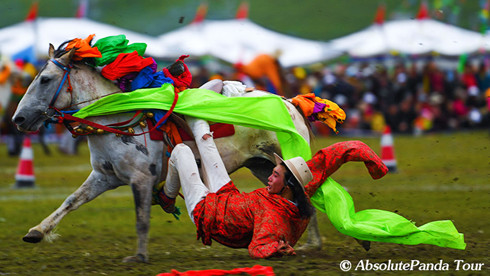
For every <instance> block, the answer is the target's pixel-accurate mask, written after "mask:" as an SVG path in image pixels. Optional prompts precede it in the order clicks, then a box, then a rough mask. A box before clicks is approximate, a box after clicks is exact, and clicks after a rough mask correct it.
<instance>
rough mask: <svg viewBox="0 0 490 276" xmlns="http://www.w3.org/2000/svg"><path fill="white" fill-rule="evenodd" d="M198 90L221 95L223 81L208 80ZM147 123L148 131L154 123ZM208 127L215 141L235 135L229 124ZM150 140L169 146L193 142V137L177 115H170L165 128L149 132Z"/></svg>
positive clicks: (213, 124)
mask: <svg viewBox="0 0 490 276" xmlns="http://www.w3.org/2000/svg"><path fill="white" fill-rule="evenodd" d="M200 88H202V89H208V90H211V91H214V92H216V93H218V94H221V90H222V89H223V81H222V80H218V79H215V80H210V81H208V82H206V83H205V84H203V85H202V86H201V87H200ZM147 123H148V125H149V127H150V129H151V128H152V127H153V126H154V122H153V121H152V120H150V119H149V120H148V121H147ZM209 127H210V130H211V132H213V137H214V138H215V139H216V138H221V137H228V136H232V135H233V134H235V127H234V126H233V125H230V124H224V123H210V126H209ZM165 136H168V137H165ZM150 139H152V140H157V141H165V142H166V143H167V145H169V146H170V145H175V144H178V143H180V142H182V141H193V140H194V136H193V135H192V132H191V130H190V128H189V126H188V125H187V123H186V122H185V120H184V119H183V118H182V117H181V116H179V115H177V114H171V115H170V117H169V121H168V122H167V123H166V126H162V127H160V128H158V129H155V130H154V131H152V132H150Z"/></svg>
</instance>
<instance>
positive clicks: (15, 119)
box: [13, 116, 26, 125]
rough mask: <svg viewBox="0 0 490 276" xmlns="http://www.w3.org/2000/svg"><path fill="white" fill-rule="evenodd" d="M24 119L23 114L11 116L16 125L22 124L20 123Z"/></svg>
mask: <svg viewBox="0 0 490 276" xmlns="http://www.w3.org/2000/svg"><path fill="white" fill-rule="evenodd" d="M25 120H26V118H25V117H23V116H15V117H14V118H13V121H14V123H15V124H16V125H20V124H22V123H23V122H24V121H25Z"/></svg>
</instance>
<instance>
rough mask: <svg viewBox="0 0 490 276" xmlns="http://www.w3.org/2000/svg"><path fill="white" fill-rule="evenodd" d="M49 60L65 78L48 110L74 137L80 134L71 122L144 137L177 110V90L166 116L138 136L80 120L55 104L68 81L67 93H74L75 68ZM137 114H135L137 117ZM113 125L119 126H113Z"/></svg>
mask: <svg viewBox="0 0 490 276" xmlns="http://www.w3.org/2000/svg"><path fill="white" fill-rule="evenodd" d="M49 60H50V61H51V62H52V63H53V64H54V65H56V66H57V67H58V68H60V69H61V70H63V78H62V79H61V82H60V84H59V85H58V89H56V93H55V94H54V95H53V98H52V99H51V102H50V103H49V106H48V110H49V109H51V110H54V111H55V115H54V116H53V117H57V120H55V121H54V122H57V123H63V124H64V125H65V127H66V128H67V129H68V130H69V131H70V132H71V133H72V134H73V135H80V134H79V133H76V132H75V131H74V129H73V128H72V127H71V126H70V123H69V122H70V121H71V122H78V123H81V124H86V125H88V126H91V127H92V129H96V130H97V129H102V130H103V132H111V133H115V134H118V135H128V136H139V135H142V134H145V133H149V132H151V131H154V130H155V129H156V128H157V127H159V126H160V125H161V124H163V123H164V122H166V120H167V119H168V117H169V116H170V114H172V111H173V109H174V108H175V105H176V104H177V100H178V90H175V91H174V92H175V96H174V101H173V103H172V106H171V107H170V109H169V110H168V111H167V112H166V114H165V115H164V116H163V117H162V118H161V119H160V120H159V121H158V122H157V123H156V124H155V125H154V126H153V128H152V129H150V130H148V131H144V132H142V133H138V134H136V133H134V132H125V131H121V130H119V129H116V128H114V127H110V126H105V125H101V124H97V123H95V122H92V121H89V120H86V119H81V118H78V117H74V116H72V115H70V114H69V113H67V112H66V111H63V109H64V108H62V109H61V110H60V109H58V108H56V107H55V106H54V104H55V103H56V100H57V99H58V97H59V95H60V93H61V89H62V88H63V86H64V85H65V83H66V81H67V80H68V88H67V89H66V90H67V92H70V93H72V91H73V87H72V86H71V81H70V71H71V68H73V66H72V65H71V64H68V65H63V64H62V63H61V62H59V61H57V60H56V59H54V58H51V59H49ZM111 94H114V93H111ZM109 95H110V94H109ZM106 96H108V95H106ZM70 106H73V104H72V103H71V104H70ZM45 113H46V114H47V112H45ZM139 113H141V111H138V112H137V114H139ZM137 114H135V116H136V115H137ZM133 118H134V117H133ZM125 123H126V122H125ZM113 125H117V124H113ZM91 132H92V131H91ZM87 134H90V133H87ZM87 134H84V135H87Z"/></svg>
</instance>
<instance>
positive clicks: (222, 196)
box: [194, 141, 388, 258]
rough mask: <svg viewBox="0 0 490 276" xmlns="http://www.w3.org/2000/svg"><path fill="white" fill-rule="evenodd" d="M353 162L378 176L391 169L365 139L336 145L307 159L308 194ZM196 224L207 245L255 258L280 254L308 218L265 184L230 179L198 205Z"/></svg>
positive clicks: (293, 242) (310, 194)
mask: <svg viewBox="0 0 490 276" xmlns="http://www.w3.org/2000/svg"><path fill="white" fill-rule="evenodd" d="M349 161H363V162H364V163H365V165H366V167H367V169H368V172H369V173H370V174H371V176H372V177H373V178H374V179H377V178H380V177H382V176H384V175H385V174H386V173H387V172H388V168H387V167H386V166H385V165H384V164H383V162H382V161H381V159H380V158H379V157H378V156H377V155H376V153H375V152H374V151H373V150H372V149H370V148H369V147H368V146H367V145H366V144H364V143H363V142H360V141H347V142H340V143H336V144H333V145H331V146H329V147H327V148H324V149H322V150H320V151H318V152H317V153H316V154H315V156H313V158H312V159H311V160H310V161H308V162H307V164H308V167H309V168H310V170H311V172H312V174H313V180H311V181H310V182H309V183H308V184H307V185H306V186H305V190H306V194H307V195H308V197H311V196H313V194H314V193H315V192H316V190H317V189H318V187H320V186H321V185H322V184H323V182H324V181H325V180H326V178H327V177H329V176H330V175H331V174H333V173H334V172H335V171H336V170H337V169H338V168H340V166H341V165H342V164H344V163H346V162H349ZM194 222H195V223H196V227H197V238H198V239H199V238H200V239H202V242H203V244H205V245H211V240H212V239H213V240H215V241H217V242H219V243H221V244H224V245H226V246H230V247H234V248H247V247H248V252H249V254H250V256H251V257H252V258H269V257H275V256H281V255H282V254H281V253H280V252H278V248H277V247H278V243H279V241H285V242H288V243H289V244H290V245H291V246H294V245H295V244H296V242H297V241H298V240H299V238H300V237H301V235H302V234H303V232H304V231H305V230H306V226H307V225H308V222H309V219H302V218H301V217H300V215H299V211H298V208H297V207H296V206H295V205H294V204H293V203H291V202H290V201H289V200H287V199H285V198H283V197H281V196H278V195H274V194H269V193H268V192H267V190H266V189H265V188H261V189H257V190H255V191H253V192H251V193H240V192H239V191H238V189H237V188H236V187H235V185H234V184H233V183H232V182H230V183H228V184H226V185H225V186H223V187H222V188H221V189H220V190H219V191H218V192H217V193H210V194H208V195H207V196H206V198H204V199H203V200H202V201H201V202H199V203H198V204H197V205H196V207H195V209H194Z"/></svg>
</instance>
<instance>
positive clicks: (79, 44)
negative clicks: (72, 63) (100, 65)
mask: <svg viewBox="0 0 490 276" xmlns="http://www.w3.org/2000/svg"><path fill="white" fill-rule="evenodd" d="M94 36H95V34H91V35H89V36H88V37H87V38H85V39H81V38H75V39H73V40H72V41H70V42H69V43H68V44H67V45H66V48H65V50H70V49H72V48H76V50H75V54H74V55H73V60H82V59H83V58H88V57H102V54H101V53H100V52H99V49H97V47H92V46H90V42H92V39H93V38H94Z"/></svg>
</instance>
